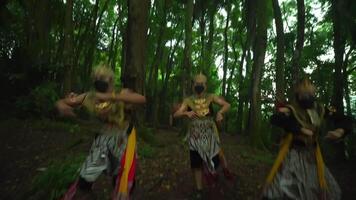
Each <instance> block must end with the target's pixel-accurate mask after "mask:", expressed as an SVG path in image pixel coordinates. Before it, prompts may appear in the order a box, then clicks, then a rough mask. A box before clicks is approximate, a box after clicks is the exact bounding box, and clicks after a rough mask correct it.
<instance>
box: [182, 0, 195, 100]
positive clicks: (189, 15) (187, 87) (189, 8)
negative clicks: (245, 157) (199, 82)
mask: <svg viewBox="0 0 356 200" xmlns="http://www.w3.org/2000/svg"><path fill="white" fill-rule="evenodd" d="M193 8H194V7H193V0H187V2H186V4H185V21H184V24H185V39H184V53H183V69H184V70H183V74H182V94H183V97H186V96H187V95H188V94H190V93H191V92H190V91H191V77H190V75H191V70H192V69H191V68H192V58H191V57H192V22H193Z"/></svg>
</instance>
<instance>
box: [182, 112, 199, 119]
mask: <svg viewBox="0 0 356 200" xmlns="http://www.w3.org/2000/svg"><path fill="white" fill-rule="evenodd" d="M185 115H186V116H187V117H188V118H189V119H193V118H197V117H198V115H197V113H195V112H194V111H187V112H185Z"/></svg>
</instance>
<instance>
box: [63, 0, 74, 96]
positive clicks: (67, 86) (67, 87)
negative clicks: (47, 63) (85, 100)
mask: <svg viewBox="0 0 356 200" xmlns="http://www.w3.org/2000/svg"><path fill="white" fill-rule="evenodd" d="M72 49H73V0H67V2H66V14H65V25H64V49H63V59H64V68H65V76H64V82H63V93H64V94H68V93H69V92H70V91H71V90H72V71H73V60H72V53H73V50H72Z"/></svg>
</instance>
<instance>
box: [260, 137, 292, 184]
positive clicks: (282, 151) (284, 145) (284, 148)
mask: <svg viewBox="0 0 356 200" xmlns="http://www.w3.org/2000/svg"><path fill="white" fill-rule="evenodd" d="M292 139H293V134H292V133H288V134H287V136H286V137H285V138H283V140H282V144H281V148H280V150H279V152H278V156H277V158H276V161H275V162H274V164H273V166H272V169H271V171H270V172H269V174H268V176H267V180H266V185H269V184H270V183H272V181H273V178H274V176H275V175H276V173H277V171H278V169H279V167H280V166H281V164H282V162H283V160H284V158H285V157H286V155H287V153H288V151H289V147H290V144H291V142H292Z"/></svg>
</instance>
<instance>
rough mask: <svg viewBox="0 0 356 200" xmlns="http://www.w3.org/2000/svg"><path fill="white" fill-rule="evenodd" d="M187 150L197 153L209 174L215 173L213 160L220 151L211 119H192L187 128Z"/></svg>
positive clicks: (215, 129) (214, 126)
mask: <svg viewBox="0 0 356 200" xmlns="http://www.w3.org/2000/svg"><path fill="white" fill-rule="evenodd" d="M188 136H189V140H188V141H189V149H190V150H192V151H196V152H198V153H199V155H200V157H201V158H202V160H203V161H204V164H205V166H206V167H207V168H208V170H209V171H210V172H215V166H214V162H213V158H214V157H215V156H216V155H218V153H219V151H220V144H219V138H218V132H217V128H216V124H215V122H214V121H213V119H212V118H209V117H205V118H199V119H194V120H193V121H192V122H191V123H190V125H189V127H188Z"/></svg>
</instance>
